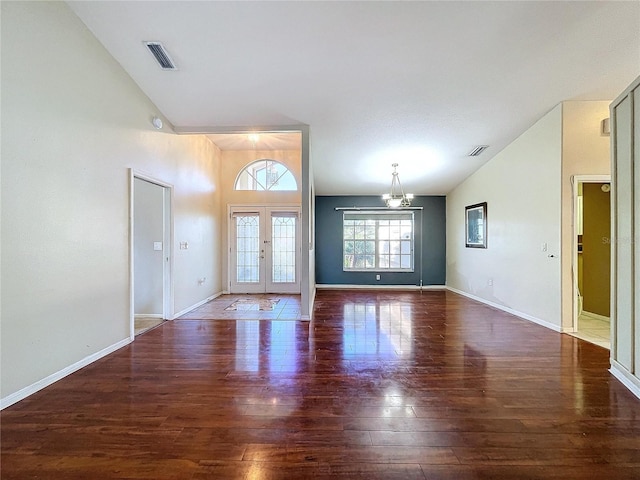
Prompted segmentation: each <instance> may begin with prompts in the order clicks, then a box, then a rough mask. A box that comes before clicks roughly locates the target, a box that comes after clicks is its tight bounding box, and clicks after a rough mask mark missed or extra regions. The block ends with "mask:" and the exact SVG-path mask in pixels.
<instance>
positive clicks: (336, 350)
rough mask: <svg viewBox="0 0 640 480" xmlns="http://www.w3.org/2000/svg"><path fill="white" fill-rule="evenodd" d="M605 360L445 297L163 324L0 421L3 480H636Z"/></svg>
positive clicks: (372, 298)
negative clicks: (308, 315) (299, 314)
mask: <svg viewBox="0 0 640 480" xmlns="http://www.w3.org/2000/svg"><path fill="white" fill-rule="evenodd" d="M608 356H609V352H608V351H607V350H605V349H603V348H600V347H597V346H595V345H592V344H589V343H586V342H584V341H581V340H579V339H576V338H574V337H571V336H567V335H561V334H558V333H555V332H552V331H550V330H547V329H545V328H543V327H540V326H537V325H535V324H532V323H529V322H527V321H524V320H520V319H518V318H516V317H513V316H510V315H508V314H506V313H503V312H501V311H497V310H494V309H491V308H489V307H486V306H483V305H481V304H478V303H476V302H473V301H471V300H468V299H466V298H464V297H461V296H458V295H456V294H453V293H450V292H445V291H426V292H423V293H420V292H391V293H388V292H380V291H378V292H375V291H358V292H353V291H352V292H345V291H342V292H336V291H320V292H318V296H317V300H316V308H315V312H314V320H313V321H312V322H311V323H305V322H299V321H286V320H285V321H268V320H262V321H251V320H197V319H190V320H176V321H173V322H165V323H164V324H163V325H162V326H160V327H158V328H156V329H154V330H151V331H149V332H148V333H145V334H143V335H141V336H140V337H137V338H136V341H135V342H134V343H133V344H131V345H130V346H128V347H126V348H123V349H121V350H119V351H117V352H116V353H114V354H112V355H109V356H108V357H106V358H104V359H102V360H100V361H98V362H96V363H94V364H92V365H90V366H89V367H87V368H84V369H83V370H81V371H79V372H77V373H75V374H73V375H71V376H69V377H67V378H65V379H63V380H61V381H59V382H57V383H56V384H54V385H52V386H50V387H49V388H47V389H45V390H43V391H41V392H38V393H37V394H35V395H33V396H31V397H29V398H27V399H25V400H24V401H22V402H20V403H18V404H16V405H13V406H11V407H9V408H7V409H5V410H4V411H3V412H2V414H1V421H2V426H1V428H2V431H1V434H2V437H1V442H2V451H1V453H2V456H1V458H0V461H1V467H0V468H1V474H2V479H7V480H8V479H23V478H39V479H64V480H71V479H112V478H123V479H124V478H127V479H140V478H145V479H193V480H196V479H197V480H201V479H237V478H242V479H247V480H267V479H305V478H313V479H323V478H345V479H356V478H365V479H367V480H371V479H425V478H426V479H456V480H459V479H536V478H540V479H543V478H544V479H611V480H614V479H615V480H619V479H635V480H637V479H638V478H640V400H638V399H637V398H635V397H634V396H633V395H632V394H631V393H630V392H629V391H627V390H626V389H625V388H624V387H623V386H622V385H621V384H620V383H619V382H618V381H617V380H616V379H614V378H613V377H612V376H611V375H610V374H609V373H608V372H607V368H608Z"/></svg>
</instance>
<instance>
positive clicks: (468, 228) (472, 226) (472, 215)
mask: <svg viewBox="0 0 640 480" xmlns="http://www.w3.org/2000/svg"><path fill="white" fill-rule="evenodd" d="M464 220H465V221H464V225H465V228H464V232H465V246H466V247H467V248H487V202H482V203H476V204H475V205H469V206H467V207H464Z"/></svg>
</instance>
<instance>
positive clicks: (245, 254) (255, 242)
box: [236, 215, 260, 283]
mask: <svg viewBox="0 0 640 480" xmlns="http://www.w3.org/2000/svg"><path fill="white" fill-rule="evenodd" d="M236 279H237V282H238V283H258V282H259V281H260V217H258V216H257V215H246V216H245V215H242V216H237V217H236Z"/></svg>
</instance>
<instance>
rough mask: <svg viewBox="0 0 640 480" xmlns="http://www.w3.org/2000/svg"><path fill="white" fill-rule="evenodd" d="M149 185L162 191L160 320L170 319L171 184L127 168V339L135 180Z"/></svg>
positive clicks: (132, 298) (132, 292) (131, 333)
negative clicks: (155, 186) (160, 188)
mask: <svg viewBox="0 0 640 480" xmlns="http://www.w3.org/2000/svg"><path fill="white" fill-rule="evenodd" d="M136 178H137V179H139V180H144V181H145V182H149V183H153V184H154V185H157V186H159V187H162V188H163V189H164V195H163V205H162V210H163V239H162V257H163V259H164V261H163V262H162V318H163V319H164V320H173V319H174V301H173V300H174V299H173V203H174V202H173V195H174V187H173V185H172V184H170V183H167V182H163V181H162V180H159V179H157V178H155V177H153V176H151V175H149V174H147V173H144V172H141V171H139V170H135V169H133V168H130V169H129V338H130V339H131V341H133V340H134V339H135V282H134V279H135V271H134V265H135V262H134V260H135V253H134V252H135V248H134V247H135V242H134V240H135V239H134V226H135V225H134V207H135V179H136Z"/></svg>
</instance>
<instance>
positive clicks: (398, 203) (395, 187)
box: [382, 163, 413, 208]
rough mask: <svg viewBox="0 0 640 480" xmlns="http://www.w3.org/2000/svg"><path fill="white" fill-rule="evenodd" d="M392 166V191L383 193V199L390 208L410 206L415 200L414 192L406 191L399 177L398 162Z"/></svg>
mask: <svg viewBox="0 0 640 480" xmlns="http://www.w3.org/2000/svg"><path fill="white" fill-rule="evenodd" d="M391 166H392V167H393V173H392V174H391V191H390V192H389V193H385V194H384V195H382V199H383V200H384V201H385V203H386V204H387V207H389V208H400V207H408V206H410V205H411V200H413V194H412V193H406V194H405V193H404V190H403V189H402V184H401V183H400V178H399V177H398V171H397V167H398V164H397V163H393V164H391Z"/></svg>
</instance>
